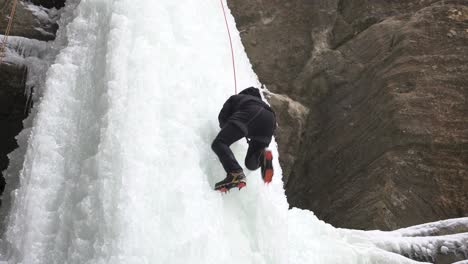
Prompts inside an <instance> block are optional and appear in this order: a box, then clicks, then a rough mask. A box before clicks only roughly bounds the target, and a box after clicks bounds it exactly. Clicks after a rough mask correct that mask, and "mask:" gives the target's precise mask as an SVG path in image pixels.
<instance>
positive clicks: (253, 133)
mask: <svg viewBox="0 0 468 264" xmlns="http://www.w3.org/2000/svg"><path fill="white" fill-rule="evenodd" d="M218 120H219V126H220V128H221V131H220V132H219V134H218V135H217V136H216V138H215V139H214V141H213V144H212V145H211V148H212V149H213V151H214V152H215V153H216V155H217V156H218V158H219V160H220V161H221V164H222V165H223V167H224V170H225V171H226V173H227V176H226V178H225V179H224V180H222V181H220V182H218V183H216V185H215V190H220V191H223V192H225V191H227V190H229V189H231V188H233V187H238V188H239V189H240V188H242V187H244V186H245V185H246V183H245V175H244V172H243V170H242V167H241V166H240V165H239V163H238V162H237V160H236V158H235V157H234V154H233V153H232V151H231V149H230V148H229V146H230V145H231V144H232V143H234V142H236V141H238V140H239V139H242V138H243V137H246V138H247V141H248V143H249V148H248V150H247V155H246V157H245V166H246V167H247V168H248V169H249V170H256V169H258V168H259V167H262V177H263V180H264V181H265V182H267V183H268V182H270V181H271V179H272V177H273V166H272V159H273V157H272V154H271V151H269V150H266V148H267V147H268V145H269V144H270V142H271V138H272V136H273V133H274V131H275V128H276V117H275V113H274V112H273V110H272V109H271V108H270V107H269V106H268V105H267V104H266V103H265V102H263V101H262V98H261V96H260V91H259V89H257V88H254V87H249V88H247V89H245V90H243V91H241V92H240V93H239V94H237V95H233V96H231V97H230V98H229V99H228V100H227V101H226V102H225V103H224V105H223V109H221V112H220V113H219V116H218Z"/></svg>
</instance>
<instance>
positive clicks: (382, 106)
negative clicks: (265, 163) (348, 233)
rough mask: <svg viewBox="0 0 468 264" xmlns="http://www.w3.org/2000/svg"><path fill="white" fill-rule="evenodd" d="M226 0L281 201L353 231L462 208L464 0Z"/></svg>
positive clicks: (466, 143) (465, 163) (467, 58)
mask: <svg viewBox="0 0 468 264" xmlns="http://www.w3.org/2000/svg"><path fill="white" fill-rule="evenodd" d="M229 5H230V7H231V10H232V12H233V14H234V16H235V18H236V23H237V27H238V29H239V30H240V31H241V32H242V33H241V36H242V41H243V43H244V46H245V48H246V51H247V54H248V55H249V57H250V60H251V61H252V64H253V67H254V70H255V71H256V72H257V74H258V75H259V78H260V80H261V82H262V83H264V84H266V85H267V87H268V88H269V90H270V91H272V92H273V93H272V94H271V95H270V102H271V103H272V105H273V107H274V108H275V109H276V111H277V112H279V115H278V116H279V121H278V122H279V126H280V128H279V129H278V133H277V141H278V142H279V148H280V155H281V156H280V161H281V163H282V164H283V167H284V168H285V178H284V180H285V184H286V193H287V195H288V200H289V202H290V204H291V206H297V207H301V208H307V209H311V210H313V211H314V212H315V213H316V214H317V215H318V216H319V217H320V218H322V219H324V220H325V221H327V222H330V223H331V224H333V225H335V226H340V227H350V228H359V229H375V228H378V229H383V230H388V229H394V228H398V227H403V226H409V225H414V224H419V223H423V222H430V221H435V220H438V219H445V218H451V217H460V216H467V215H468V119H467V118H466V116H467V115H468V104H467V99H468V75H467V72H468V1H461V0H458V1H435V0H432V1H430V0H425V1H424V0H423V1H419V0H417V1H416V0H412V1H377V0H346V1H344V0H342V1H337V0H319V1H306V0H299V1H280V0H272V1H268V2H267V1H263V0H255V1H243V0H239V1H229Z"/></svg>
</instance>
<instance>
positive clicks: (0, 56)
mask: <svg viewBox="0 0 468 264" xmlns="http://www.w3.org/2000/svg"><path fill="white" fill-rule="evenodd" d="M17 2H18V0H13V6H12V7H11V12H10V17H9V18H8V25H7V28H6V30H5V34H4V35H3V41H2V44H1V46H0V64H1V63H2V62H3V58H4V57H5V48H6V43H7V41H8V36H9V35H10V31H11V27H12V25H13V18H14V16H15V12H16V4H17ZM7 5H8V2H7ZM5 7H6V6H5ZM5 7H4V8H5Z"/></svg>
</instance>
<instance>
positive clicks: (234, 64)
mask: <svg viewBox="0 0 468 264" xmlns="http://www.w3.org/2000/svg"><path fill="white" fill-rule="evenodd" d="M219 2H220V3H221V8H222V9H223V15H224V22H225V23H226V29H227V32H228V36H229V44H230V45H231V58H232V71H233V73H234V94H237V77H236V63H235V61H234V48H233V47H232V38H231V31H230V30H229V24H228V21H227V18H226V11H225V10H224V3H223V0H219Z"/></svg>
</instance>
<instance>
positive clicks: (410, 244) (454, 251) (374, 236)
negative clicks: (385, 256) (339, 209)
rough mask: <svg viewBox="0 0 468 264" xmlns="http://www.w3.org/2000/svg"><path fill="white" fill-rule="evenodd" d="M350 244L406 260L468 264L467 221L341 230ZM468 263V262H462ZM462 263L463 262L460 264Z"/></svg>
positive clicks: (465, 218) (444, 221)
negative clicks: (398, 256) (399, 256)
mask: <svg viewBox="0 0 468 264" xmlns="http://www.w3.org/2000/svg"><path fill="white" fill-rule="evenodd" d="M341 232H342V233H343V234H344V235H343V238H347V239H348V240H350V242H353V243H356V242H362V243H368V242H369V241H370V242H371V243H373V244H374V245H375V246H376V247H378V248H380V249H383V250H386V251H389V252H394V253H397V254H401V255H403V256H405V257H408V258H411V259H414V260H418V261H427V262H430V263H437V264H446V263H447V264H448V263H455V262H456V263H460V264H461V263H468V262H466V260H467V259H468V217H463V218H455V219H448V220H442V221H437V222H433V223H427V224H422V225H416V226H412V227H407V228H402V229H398V230H394V231H389V232H383V231H357V230H348V229H341ZM463 260H465V262H463ZM457 261H461V262H457Z"/></svg>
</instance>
